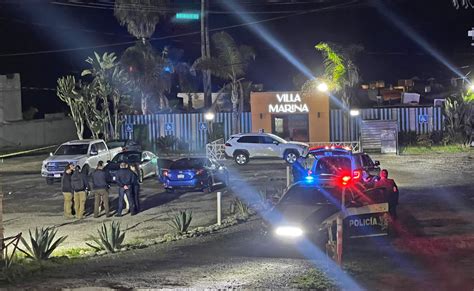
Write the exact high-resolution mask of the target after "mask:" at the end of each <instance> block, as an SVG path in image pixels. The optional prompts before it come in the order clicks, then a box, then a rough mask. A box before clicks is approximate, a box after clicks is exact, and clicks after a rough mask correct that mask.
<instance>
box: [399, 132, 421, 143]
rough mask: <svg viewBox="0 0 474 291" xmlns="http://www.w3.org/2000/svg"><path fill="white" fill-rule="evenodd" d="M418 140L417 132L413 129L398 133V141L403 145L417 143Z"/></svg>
mask: <svg viewBox="0 0 474 291" xmlns="http://www.w3.org/2000/svg"><path fill="white" fill-rule="evenodd" d="M416 142H417V134H416V132H413V131H408V132H403V131H400V132H399V133H398V143H399V144H400V145H402V146H408V145H415V144H416Z"/></svg>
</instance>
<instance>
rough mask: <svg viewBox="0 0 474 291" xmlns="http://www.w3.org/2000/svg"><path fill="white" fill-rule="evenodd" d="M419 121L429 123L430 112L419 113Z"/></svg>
mask: <svg viewBox="0 0 474 291" xmlns="http://www.w3.org/2000/svg"><path fill="white" fill-rule="evenodd" d="M418 123H428V114H420V115H418Z"/></svg>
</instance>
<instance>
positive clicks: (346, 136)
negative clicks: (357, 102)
mask: <svg viewBox="0 0 474 291" xmlns="http://www.w3.org/2000/svg"><path fill="white" fill-rule="evenodd" d="M342 94H343V95H342V106H343V107H344V110H343V111H342V112H343V115H342V117H343V126H344V131H343V136H342V137H343V140H344V141H349V139H350V119H349V110H350V104H349V97H348V96H347V91H346V90H344V92H343V93H342Z"/></svg>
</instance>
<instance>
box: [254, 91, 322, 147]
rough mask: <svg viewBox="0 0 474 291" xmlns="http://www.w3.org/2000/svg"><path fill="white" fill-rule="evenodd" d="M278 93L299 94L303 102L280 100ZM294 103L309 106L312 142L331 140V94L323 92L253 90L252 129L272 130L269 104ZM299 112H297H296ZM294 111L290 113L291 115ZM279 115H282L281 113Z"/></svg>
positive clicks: (309, 134) (309, 133)
mask: <svg viewBox="0 0 474 291" xmlns="http://www.w3.org/2000/svg"><path fill="white" fill-rule="evenodd" d="M277 94H279V95H280V96H281V94H293V95H296V94H299V96H300V98H301V102H297V103H294V102H292V101H291V100H287V102H280V101H279V100H278V98H277ZM288 103H293V104H297V105H303V104H305V105H306V106H307V108H308V113H305V114H308V122H309V126H308V127H309V128H308V131H309V132H308V136H309V141H310V142H327V141H329V113H330V112H329V96H328V95H327V94H323V93H319V92H318V93H314V94H301V93H300V92H252V93H251V95H250V106H251V111H252V131H253V132H258V130H259V129H264V130H265V132H271V131H272V116H273V115H274V113H270V112H269V105H276V104H280V105H282V104H283V105H285V104H288ZM296 113H297V112H296ZM291 114H293V113H288V115H291ZM279 115H282V114H281V113H280V114H279Z"/></svg>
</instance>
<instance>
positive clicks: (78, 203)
mask: <svg viewBox="0 0 474 291" xmlns="http://www.w3.org/2000/svg"><path fill="white" fill-rule="evenodd" d="M71 185H72V190H73V191H74V210H75V212H76V218H77V219H82V218H84V212H85V208H86V200H87V194H86V191H88V190H89V183H88V181H87V177H86V175H84V173H82V172H81V167H80V166H76V169H75V170H74V174H72V176H71Z"/></svg>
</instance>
